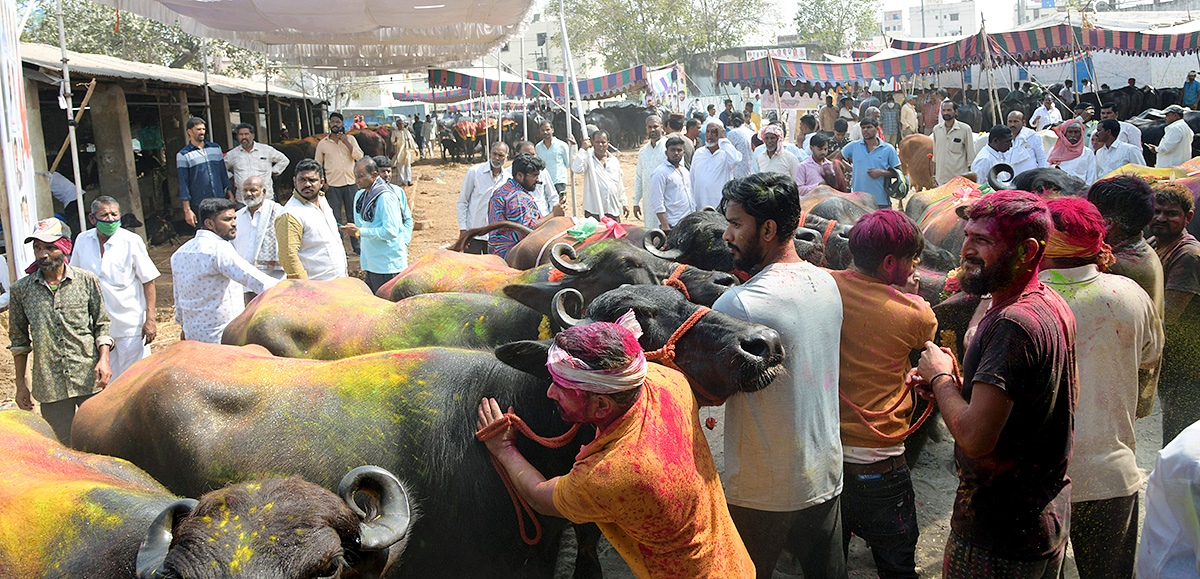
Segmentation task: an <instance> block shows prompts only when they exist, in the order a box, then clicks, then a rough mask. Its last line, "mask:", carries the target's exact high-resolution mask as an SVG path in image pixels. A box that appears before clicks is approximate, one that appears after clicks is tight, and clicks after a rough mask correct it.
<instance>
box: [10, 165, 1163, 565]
mask: <svg viewBox="0 0 1200 579" xmlns="http://www.w3.org/2000/svg"><path fill="white" fill-rule="evenodd" d="M618 158H619V159H620V161H621V166H622V167H623V169H624V182H625V187H626V191H627V193H628V194H629V197H630V199H632V197H633V178H634V168H635V166H636V162H637V153H636V151H633V152H622V153H620V154H618ZM478 161H479V162H482V161H483V159H482V158H480V159H478ZM470 166H471V165H470V164H465V163H453V162H446V163H443V162H442V161H441V159H440V158H439V159H430V160H421V161H419V162H418V163H417V164H416V165H415V166H414V167H413V176H414V183H415V184H414V185H413V186H412V187H408V188H406V192H407V193H408V197H409V202H410V203H411V204H412V207H413V212H414V215H415V216H416V219H417V220H418V221H421V220H427V221H428V222H429V225H430V227H428V228H424V229H420V230H417V231H415V232H414V233H413V240H412V243H411V245H409V250H408V251H409V262H410V263H412V262H415V261H416V260H417V259H419V258H420V257H421V256H423V255H425V254H427V253H429V252H431V251H434V250H436V249H438V248H439V247H442V246H444V245H447V244H449V243H452V242H453V241H454V240H455V239H456V238H457V236H458V224H457V217H456V211H457V209H456V204H457V200H458V191H459V187H460V185H461V184H462V180H463V176H464V174H465V173H466V170H467V169H468V168H470ZM581 186H582V181H581V180H578V179H577V180H576V188H577V190H579V191H580V192H581ZM567 195H568V199H569V196H570V189H568V193H567ZM626 221H629V220H626ZM184 241H186V239H181V240H179V241H178V243H177V244H175V245H164V246H159V247H154V248H151V251H150V255H151V257H152V258H153V260H154V263H155V265H157V266H158V269H159V271H160V272H161V273H162V276H161V277H160V278H159V280H158V287H157V289H158V308H157V309H158V311H157V320H158V325H159V332H158V338H157V339H156V340H155V342H154V343H153V344H152V345H151V347H152V349H153V350H155V351H157V350H159V349H161V348H163V347H165V346H166V345H167V344H170V343H171V342H174V341H177V340H178V339H179V326H178V324H176V323H175V322H174V320H173V316H174V305H173V304H174V300H173V298H172V290H171V288H172V285H171V272H170V258H171V254H172V253H173V252H174V251H175V249H176V248H177V247H178V244H180V243H183V242H184ZM350 269H351V271H352V272H353V271H354V270H356V269H358V259H357V258H356V257H354V258H351V260H350ZM0 325H2V326H3V328H4V330H5V331H4V332H0V347H7V346H8V344H9V341H8V332H7V329H8V315H7V314H0ZM13 375H14V367H13V361H12V357H11V356H6V355H0V408H4V407H7V406H10V405H13V403H12V398H13V395H14V392H15V383H14V381H13ZM710 416H712V417H714V418H716V419H717V424H718V426H717V427H716V428H715V429H714V430H712V431H708V432H706V435H707V436H708V438H709V443H710V446H711V448H712V450H713V457H714V458H715V459H716V462H717V467H718V468H719V469H722V470H723V468H724V455H723V451H722V444H723V442H722V437H723V435H724V410H723V409H721V408H706V409H704V410H703V411H702V413H701V419H702V420H703V419H705V418H708V417H710ZM1161 420H1162V414H1161V410H1160V409H1157V408H1156V409H1155V412H1154V414H1153V415H1151V416H1149V417H1147V418H1145V419H1142V420H1139V421H1138V422H1137V424H1136V432H1137V455H1138V466H1139V467H1141V468H1142V470H1143V471H1144V472H1145V473H1146V474H1149V472H1150V470H1151V469H1152V468H1153V467H1154V458H1155V453H1156V452H1157V451H1158V450H1159V449H1161V447H1162V442H1161V432H1162V429H1161V423H1162V422H1161ZM939 427H940V430H941V432H942V434H943V437H942V440H941V441H938V442H931V443H930V444H928V445H927V446H926V447H925V448H926V450H925V452H924V454H923V455H922V457H921V459H920V461H919V462H918V463H917V464H916V465H913V466H912V473H913V474H912V476H913V486H914V489H915V492H916V500H917V518H918V520H919V523H920V528H921V538H920V541H919V543H918V545H917V567H918V573H919V575H920V576H921V577H937V576H940V574H941V562H942V551H943V549H944V546H945V544H946V537H947V535H948V534H949V530H950V513H951V510H952V507H953V500H954V495H955V489H956V488H957V486H958V478H957V475H956V474H955V469H954V457H953V454H954V452H953V450H954V446H953V442H952V440H951V439H950V436H949V433H948V432H946V430H945V427H944V426H943V425H940V424H939ZM546 474H551V473H546ZM1142 492H1143V493H1144V490H1143V491H1142ZM1141 500H1142V504H1145V497H1144V496H1143V497H1142V499H1141ZM1142 510H1143V513H1141V514H1140V515H1139V524H1140V518H1141V517H1144V508H1143V509H1142ZM514 532H515V529H514ZM601 561H602V564H603V567H604V572H605V577H606V578H608V579H633V574H632V573H631V572H630V571H629V567H628V566H627V565H626V564H625V562H624V561H623V560H622V559H621V557H620V555H618V554H617V552H616V551H615V550H614V549H613V548H612V547H611V546H610V545H608V543H607V542H603V543H602V544H601ZM848 567H849V571H850V576H851V577H852V578H855V579H857V578H860V577H877V574H876V573H875V566H874V563H873V561H872V560H871V555H870V551H869V549H868V548H867V547H866V545H865V543H864V542H863V541H862V540H861V539H857V538H854V539H852V541H851V545H850V560H849V564H848ZM570 575H571V569H570V565H569V564H566V562H565V561H564V565H562V566H560V571H559V573H558V574H557V577H556V579H557V578H563V579H565V578H567V577H570ZM800 576H802V575H801V573H800V571H799V570H798V569H795V568H793V567H792V566H791V565H790V564H789V562H788V561H783V562H781V563H780V565H779V567H778V568H777V569H776V572H775V574H774V577H776V578H785V579H787V578H793V577H800ZM1066 576H1067V577H1070V578H1074V577H1077V576H1078V574H1077V573H1076V571H1075V567H1074V562H1073V559H1072V555H1071V554H1070V552H1068V563H1067V573H1066Z"/></svg>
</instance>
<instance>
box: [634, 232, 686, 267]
mask: <svg viewBox="0 0 1200 579" xmlns="http://www.w3.org/2000/svg"><path fill="white" fill-rule="evenodd" d="M666 245H667V234H666V233H663V230H661V229H651V230H648V231H646V236H645V237H643V238H642V247H644V248H645V249H646V251H649V252H650V255H653V256H654V257H661V258H663V259H669V260H671V261H676V260H678V259H679V258H680V257H682V256H683V250H682V249H679V248H678V247H677V248H675V249H662V248H663V247H665V246H666Z"/></svg>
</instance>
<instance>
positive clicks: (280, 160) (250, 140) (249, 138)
mask: <svg viewBox="0 0 1200 579" xmlns="http://www.w3.org/2000/svg"><path fill="white" fill-rule="evenodd" d="M233 132H234V135H235V136H236V137H237V140H238V144H239V146H237V147H234V148H232V149H230V150H229V152H228V153H225V168H226V169H227V170H228V171H229V176H230V178H232V180H233V186H234V187H240V186H241V184H242V183H245V182H246V179H249V178H250V177H252V176H254V177H259V178H261V179H262V183H263V188H264V190H265V191H266V192H267V196H268V197H270V198H271V199H274V198H275V183H274V180H273V179H272V177H274V176H276V175H279V174H280V173H283V170H284V169H287V166H288V163H289V161H288V158H287V157H286V156H285V155H284V154H283V153H280V152H279V151H277V150H276V149H275V147H272V146H271V145H268V144H266V143H259V142H256V141H255V140H254V127H252V126H251V125H250V124H249V123H240V124H238V126H236V127H234V128H233Z"/></svg>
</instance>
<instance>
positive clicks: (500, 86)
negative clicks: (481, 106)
mask: <svg viewBox="0 0 1200 579" xmlns="http://www.w3.org/2000/svg"><path fill="white" fill-rule="evenodd" d="M503 95H504V81H502V80H501V79H500V47H499V46H497V47H496V142H497V143H499V142H501V141H503V140H504V138H503V136H502V131H501V130H500V123H501V121H503V120H504V110H503V108H504V106H503V105H502V102H503ZM509 153H512V151H509Z"/></svg>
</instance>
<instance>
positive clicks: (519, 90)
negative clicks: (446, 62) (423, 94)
mask: <svg viewBox="0 0 1200 579" xmlns="http://www.w3.org/2000/svg"><path fill="white" fill-rule="evenodd" d="M534 84H535V83H533V82H521V81H519V80H517V81H512V80H499V79H492V78H484V77H479V76H475V75H470V74H466V73H462V72H457V71H453V70H445V69H440V68H435V69H431V70H430V71H429V86H431V87H435V86H436V87H458V88H462V89H466V90H469V91H471V92H476V93H482V94H489V95H495V94H498V92H497V91H499V94H504V95H507V96H516V97H519V96H522V95H524V96H531V95H534V94H537V89H535V88H534V86H533V85H534Z"/></svg>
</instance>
